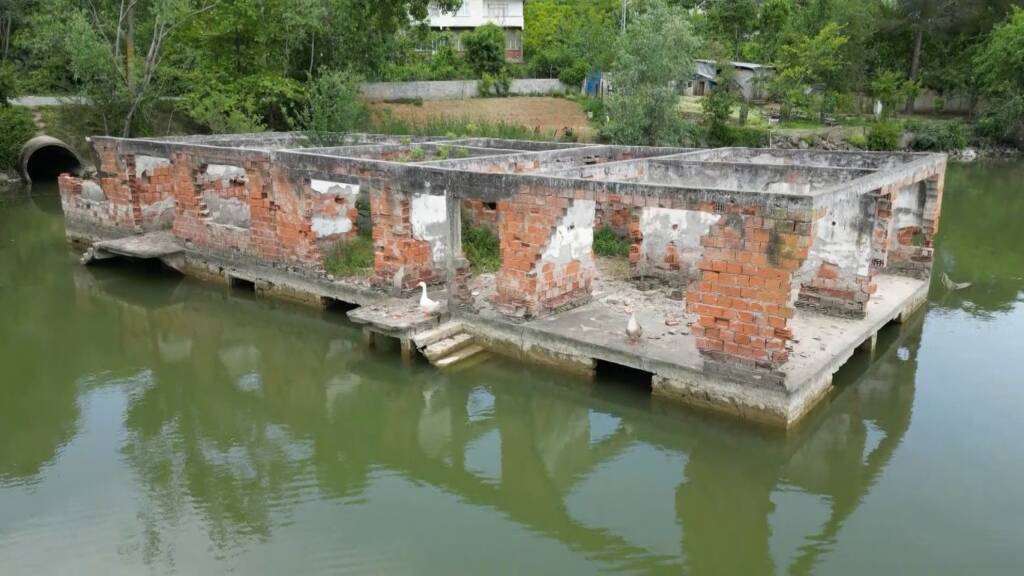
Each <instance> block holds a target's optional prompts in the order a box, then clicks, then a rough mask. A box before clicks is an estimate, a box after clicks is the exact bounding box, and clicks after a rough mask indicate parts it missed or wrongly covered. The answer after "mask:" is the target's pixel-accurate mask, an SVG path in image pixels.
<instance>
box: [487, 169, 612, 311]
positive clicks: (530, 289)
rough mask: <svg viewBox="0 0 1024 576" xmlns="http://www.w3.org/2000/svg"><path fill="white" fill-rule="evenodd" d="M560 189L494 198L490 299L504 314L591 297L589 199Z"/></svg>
mask: <svg viewBox="0 0 1024 576" xmlns="http://www.w3.org/2000/svg"><path fill="white" fill-rule="evenodd" d="M538 192H539V193H538ZM559 192H560V191H558V190H555V189H546V190H539V189H534V190H533V191H532V192H520V193H518V194H516V195H514V196H513V197H511V198H508V199H505V200H502V201H500V202H498V211H499V213H500V218H499V238H500V242H501V256H502V258H501V270H500V271H499V273H498V277H497V294H496V295H495V304H496V305H497V306H498V308H499V309H500V310H502V311H503V312H504V313H506V314H508V315H512V316H520V317H537V316H543V315H545V314H549V313H551V312H554V311H557V310H561V309H565V308H570V307H574V306H578V305H580V304H582V303H584V302H586V301H588V300H589V299H590V291H591V284H592V282H593V277H594V267H593V260H592V257H591V247H592V244H593V222H594V201H593V200H590V199H582V198H581V199H571V198H568V197H565V196H564V195H562V196H560V195H559Z"/></svg>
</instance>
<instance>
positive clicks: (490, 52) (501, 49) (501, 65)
mask: <svg viewBox="0 0 1024 576" xmlns="http://www.w3.org/2000/svg"><path fill="white" fill-rule="evenodd" d="M462 47H463V48H464V49H465V52H466V62H468V63H469V65H470V67H471V68H473V71H474V72H476V73H477V74H479V75H481V76H482V75H484V74H491V75H497V74H499V73H500V72H501V71H502V70H504V69H505V31H504V30H502V29H501V27H500V26H498V25H497V24H494V23H493V22H488V23H487V24H484V25H483V26H480V27H479V28H477V29H475V30H472V31H470V32H466V33H465V34H463V35H462Z"/></svg>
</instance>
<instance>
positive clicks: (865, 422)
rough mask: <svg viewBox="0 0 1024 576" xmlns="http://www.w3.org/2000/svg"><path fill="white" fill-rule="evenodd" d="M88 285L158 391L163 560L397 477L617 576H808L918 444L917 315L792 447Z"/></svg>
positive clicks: (240, 540)
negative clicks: (807, 505) (196, 543)
mask: <svg viewBox="0 0 1024 576" xmlns="http://www.w3.org/2000/svg"><path fill="white" fill-rule="evenodd" d="M105 276H108V277H106V278H105ZM74 281H75V288H76V292H77V297H78V299H79V301H80V302H92V305H93V306H99V307H108V308H111V309H112V310H114V311H116V312H115V314H113V315H112V317H116V323H117V329H116V330H111V332H116V333H117V334H118V335H119V337H120V340H119V341H118V342H117V345H116V348H117V349H118V351H117V353H118V354H121V355H123V356H125V357H128V358H131V359H132V361H133V362H135V363H136V364H137V365H138V366H139V367H140V368H143V367H144V368H145V369H146V370H148V371H149V372H150V376H149V378H148V383H147V384H146V386H144V387H143V388H141V389H139V390H135V391H133V392H132V393H131V398H130V403H129V408H128V410H127V414H126V416H125V426H126V428H127V430H128V435H127V438H126V440H125V444H124V446H123V448H122V452H123V454H124V456H125V459H126V461H127V462H128V463H130V465H131V467H132V468H133V469H134V470H135V473H136V474H137V475H138V478H139V479H140V481H141V482H142V483H143V484H144V486H145V490H144V494H145V495H146V499H147V504H146V507H145V510H146V511H145V513H144V514H143V516H144V518H143V523H144V524H145V526H146V539H147V542H146V545H145V546H144V547H143V548H144V550H143V553H144V554H145V556H146V559H147V560H148V561H154V562H159V561H160V560H161V558H164V557H169V556H172V555H173V552H172V551H170V550H168V547H169V546H170V544H169V543H168V542H165V541H164V540H165V534H164V532H165V531H168V530H173V527H174V526H175V518H177V517H179V516H180V514H181V507H182V506H186V505H191V506H194V508H195V510H197V511H198V514H199V516H200V517H201V519H202V524H203V528H204V529H205V531H206V532H207V533H208V535H209V538H210V539H211V541H212V542H213V544H214V545H215V546H216V547H217V549H218V550H220V551H221V553H223V554H230V553H231V551H232V550H235V549H244V548H245V547H246V546H248V545H250V543H251V542H253V541H254V540H261V539H267V538H270V537H272V536H273V532H274V530H275V528H276V527H277V526H279V525H281V524H282V523H287V520H282V518H287V517H288V515H289V513H290V511H289V508H290V507H291V506H292V505H293V504H294V503H295V502H297V501H299V500H302V499H308V498H313V497H315V498H328V499H342V500H346V499H348V500H352V501H358V500H359V499H360V498H361V497H362V496H363V494H364V492H365V491H366V490H367V489H368V487H369V486H370V485H372V484H373V482H374V481H375V480H374V478H375V476H376V475H377V473H378V471H381V470H386V471H388V472H389V473H394V474H398V475H401V476H402V477H404V478H407V479H409V480H411V481H413V482H416V483H424V484H427V485H430V486H433V487H435V488H438V489H440V490H442V491H444V492H445V493H449V494H453V495H456V496H457V497H458V498H459V500H460V501H461V502H463V503H466V504H468V505H471V506H474V507H480V508H483V509H486V510H491V511H494V512H496V513H499V514H501V515H503V516H505V517H507V518H508V519H510V520H512V521H514V522H516V523H518V524H520V525H521V526H523V527H525V528H527V529H529V530H530V531H531V532H533V533H535V534H540V535H542V536H543V537H545V538H548V539H552V540H554V541H557V542H559V543H561V544H562V545H564V546H566V547H568V548H569V549H571V550H573V551H575V552H576V553H578V554H581V555H584V556H585V557H586V558H588V559H591V560H595V561H598V562H601V563H603V564H604V565H605V566H607V567H609V568H629V569H639V570H644V571H647V570H655V571H657V570H660V569H664V570H666V571H675V572H678V571H679V570H687V571H692V572H694V573H773V572H779V573H793V574H805V573H810V572H811V571H812V569H813V568H814V566H815V565H816V562H817V561H818V559H819V558H821V557H822V555H824V554H827V553H828V551H829V550H830V548H831V546H832V544H833V542H834V540H835V538H836V534H837V533H838V531H839V529H840V528H841V527H842V525H843V523H844V522H845V520H846V519H847V518H849V517H850V515H851V514H852V513H853V512H854V511H856V509H857V507H858V505H859V503H860V502H861V500H862V499H863V498H864V497H865V495H866V494H867V493H868V491H869V490H870V489H871V486H872V483H873V481H874V480H875V479H876V478H877V477H878V475H879V474H880V473H881V472H882V470H883V469H884V468H885V466H886V464H887V463H888V461H889V459H890V458H891V457H892V454H893V451H894V450H895V448H896V446H897V445H898V444H899V443H900V441H901V438H902V437H903V435H904V433H905V432H906V430H907V428H908V426H909V423H910V415H911V406H912V402H913V398H914V379H915V372H916V367H917V366H916V354H917V348H918V344H919V341H920V334H921V327H920V322H921V317H920V316H918V317H917V319H916V320H915V321H914V322H912V323H911V324H908V325H904V326H894V327H890V328H888V329H887V330H886V331H885V332H883V335H882V338H881V342H880V348H879V350H878V351H877V352H876V355H877V358H876V360H875V361H874V362H870V361H869V359H867V358H866V357H863V356H858V357H855V358H854V359H853V361H852V362H851V364H850V365H849V366H848V367H847V368H846V369H844V371H843V372H842V373H841V374H840V375H839V377H838V378H837V383H838V384H839V385H838V387H837V391H836V392H835V393H834V395H833V396H832V398H831V399H830V400H829V402H828V403H827V404H828V406H827V407H823V408H822V409H820V410H817V411H815V412H814V414H813V415H812V416H811V417H810V419H809V420H808V421H807V422H805V423H804V425H803V426H801V427H800V428H799V429H798V430H796V431H794V432H791V433H789V434H780V433H778V432H774V431H768V430H762V429H757V428H753V427H750V426H745V425H738V424H736V423H734V422H732V421H728V420H723V419H720V418H716V417H712V416H707V415H702V414H695V413H693V412H687V411H684V410H681V409H676V408H673V407H666V406H664V405H661V404H657V403H651V402H650V401H649V399H648V398H647V397H645V396H643V395H641V394H639V393H634V392H632V391H630V390H628V389H627V387H625V386H623V385H622V383H621V382H620V383H612V384H605V383H597V384H594V383H589V382H582V381H571V380H572V379H570V378H566V377H563V376H561V375H558V374H555V373H550V372H543V371H539V370H533V369H530V368H525V367H522V366H518V365H515V364H512V363H502V362H497V361H494V362H489V363H484V364H482V365H479V366H476V367H473V368H469V369H466V370H463V371H461V372H454V373H439V372H436V371H435V370H434V369H432V368H429V367H426V366H419V365H414V366H404V365H402V364H401V363H400V362H397V361H396V360H395V359H396V356H393V355H387V354H386V353H382V354H381V355H380V356H369V357H368V356H367V352H366V351H364V350H362V349H361V348H360V345H359V344H358V342H359V339H358V333H357V331H356V329H354V328H353V327H351V326H348V325H347V324H345V323H344V322H343V321H341V320H340V319H338V317H333V316H330V315H329V313H324V314H323V315H319V314H316V313H312V312H308V311H301V310H291V309H289V310H284V311H282V310H275V308H278V307H280V306H281V305H276V304H268V303H266V302H260V301H255V300H250V299H247V298H245V297H240V296H237V295H235V294H229V293H227V292H223V291H220V290H217V289H213V288H210V287H205V286H198V285H196V284H193V283H191V282H189V281H170V280H169V281H167V282H163V283H157V285H158V286H159V287H156V286H154V285H153V283H152V280H151V279H146V280H145V281H146V282H148V283H149V287H147V288H146V289H140V285H134V286H127V285H126V284H125V283H126V282H128V283H129V284H130V283H133V282H141V281H142V280H141V279H139V280H125V279H124V277H123V276H122V275H121V274H120V273H114V272H105V271H103V270H102V269H101V270H99V271H86V270H84V269H77V270H76V271H75V272H74ZM496 364H497V365H498V366H496ZM666 412H668V413H667V414H666ZM311 489H315V492H316V496H311V495H310V493H309V490H311ZM793 494H797V495H800V497H802V498H805V499H809V500H810V501H813V502H814V505H815V506H817V507H819V508H821V510H819V511H818V514H819V516H821V517H822V520H823V521H822V522H820V523H814V524H813V525H811V526H810V527H809V528H808V530H807V531H805V532H804V533H802V534H797V535H795V536H793V535H789V537H790V539H791V540H792V541H791V542H790V544H791V545H790V546H789V548H790V549H789V550H788V551H787V550H783V551H781V552H780V551H779V550H778V549H777V548H778V546H777V545H776V544H775V541H776V540H777V539H778V538H779V537H780V534H781V533H785V532H787V530H788V529H789V526H788V524H787V522H786V521H785V514H782V515H781V516H780V512H781V510H779V508H780V504H779V502H780V501H786V499H788V498H792V495H793ZM655 497H661V498H664V500H665V501H662V502H654V503H653V506H652V505H651V499H652V498H655ZM629 502H635V503H639V504H638V505H637V506H638V508H643V507H644V504H645V503H646V504H647V505H648V506H649V510H648V511H647V513H642V514H641V513H640V511H641V510H636V509H629V508H627V507H626V506H625V505H624V503H629ZM604 510H611V511H616V510H618V511H621V512H622V513H621V514H608V513H602V511H604ZM659 516H660V517H659ZM783 536H785V534H783ZM794 538H795V539H794ZM782 545H783V546H785V542H783V544H782Z"/></svg>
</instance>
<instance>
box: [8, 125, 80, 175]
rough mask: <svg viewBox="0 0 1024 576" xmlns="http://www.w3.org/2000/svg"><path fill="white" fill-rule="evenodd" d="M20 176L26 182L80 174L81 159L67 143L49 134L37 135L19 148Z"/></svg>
mask: <svg viewBox="0 0 1024 576" xmlns="http://www.w3.org/2000/svg"><path fill="white" fill-rule="evenodd" d="M19 167H20V168H21V176H22V178H24V179H25V180H26V181H28V182H46V181H52V180H56V179H57V177H58V176H60V175H61V174H72V175H74V176H81V175H82V161H81V160H80V159H79V158H78V155H77V154H75V152H74V151H73V150H71V148H69V147H68V145H67V144H65V143H63V142H61V141H60V140H57V139H56V138H52V137H50V136H37V137H35V138H33V139H31V140H29V141H28V142H26V143H25V145H24V146H23V147H22V149H21V157H20V159H19Z"/></svg>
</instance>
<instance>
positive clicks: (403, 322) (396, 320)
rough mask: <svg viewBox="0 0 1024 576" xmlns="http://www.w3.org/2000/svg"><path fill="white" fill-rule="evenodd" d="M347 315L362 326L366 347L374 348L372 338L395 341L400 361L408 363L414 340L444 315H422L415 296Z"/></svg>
mask: <svg viewBox="0 0 1024 576" xmlns="http://www.w3.org/2000/svg"><path fill="white" fill-rule="evenodd" d="M434 297H438V296H437V295H434ZM347 314H348V318H349V320H351V321H352V322H353V323H355V324H360V325H362V326H363V338H364V341H365V342H366V343H367V344H368V345H370V346H373V342H374V336H375V335H381V336H385V337H388V338H396V339H397V340H398V342H399V345H400V347H401V351H402V358H403V359H405V360H410V359H412V356H413V347H414V345H413V337H414V336H416V335H417V334H419V333H422V332H425V331H427V330H430V329H433V328H436V327H437V326H438V325H439V324H440V322H441V319H442V315H445V314H446V312H444V311H443V310H442V311H441V312H439V313H436V314H433V315H427V314H425V313H424V312H423V310H421V309H420V306H419V297H418V296H417V297H414V298H404V299H402V298H388V299H387V300H384V301H382V302H379V303H377V304H372V305H369V306H361V307H359V308H356V309H355V310H350V311H349V312H348V313H347Z"/></svg>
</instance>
